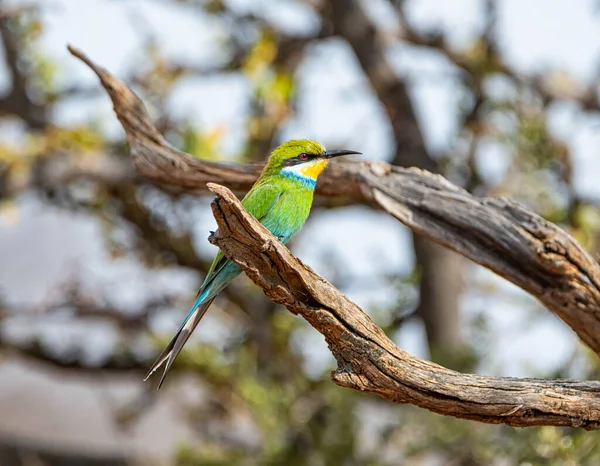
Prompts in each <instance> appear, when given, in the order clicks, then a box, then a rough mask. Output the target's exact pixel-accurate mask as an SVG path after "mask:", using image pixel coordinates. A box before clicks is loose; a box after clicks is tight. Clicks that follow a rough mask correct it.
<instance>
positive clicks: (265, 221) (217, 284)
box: [144, 139, 361, 389]
mask: <svg viewBox="0 0 600 466" xmlns="http://www.w3.org/2000/svg"><path fill="white" fill-rule="evenodd" d="M350 154H361V152H356V151H353V150H326V149H325V147H324V146H323V145H321V144H320V143H318V142H317V141H313V140H310V139H294V140H290V141H287V142H285V143H283V144H281V145H280V146H278V147H277V148H276V149H274V150H273V151H272V152H271V154H270V155H269V159H268V161H267V163H266V165H265V167H264V168H263V170H262V172H261V174H260V177H259V178H258V180H257V181H256V182H255V183H254V185H253V186H252V188H251V189H250V191H248V193H247V194H246V196H245V197H244V198H243V200H242V206H243V207H244V209H245V210H246V211H247V212H248V213H249V214H251V215H252V216H254V218H256V220H258V221H259V222H260V223H261V224H262V225H263V226H265V227H266V228H267V229H268V230H269V231H270V232H271V233H272V234H273V235H275V236H276V237H277V238H278V239H279V241H281V242H282V243H283V244H285V243H287V242H288V241H289V240H290V238H292V236H294V235H295V234H296V233H297V232H298V231H299V230H300V228H302V226H303V225H304V222H306V219H307V218H308V215H309V213H310V209H311V206H312V201H313V194H314V191H315V187H316V185H317V179H318V177H319V175H320V174H321V172H322V171H323V170H324V169H325V167H326V166H327V164H328V163H329V161H330V160H331V159H332V158H335V157H339V156H342V155H350ZM241 272H242V268H241V267H240V266H239V265H238V264H236V263H235V262H233V261H231V260H229V259H227V258H226V257H225V256H224V255H223V252H222V251H221V250H219V251H218V252H217V254H216V256H215V258H214V260H213V262H212V264H211V266H210V268H209V270H208V273H207V274H206V277H205V279H204V282H203V283H202V285H201V287H200V290H199V291H198V294H197V296H196V301H195V302H194V304H193V306H192V308H191V309H190V311H189V313H188V315H187V316H186V318H185V319H184V320H183V322H182V324H181V326H180V327H179V330H177V333H175V336H174V337H173V338H172V339H171V341H170V342H169V344H168V345H167V346H166V347H165V349H164V350H163V351H162V352H161V353H160V355H159V356H158V358H157V359H156V361H155V362H154V364H153V365H152V367H151V368H150V370H149V372H148V374H147V375H146V377H145V378H144V381H146V380H148V379H149V378H150V376H151V375H152V374H153V373H154V372H156V371H157V370H158V369H159V368H160V366H162V365H163V364H165V363H166V364H165V368H164V371H163V373H162V376H161V378H160V381H159V382H158V386H157V389H160V387H161V386H162V384H163V382H164V380H165V377H166V376H167V373H168V372H169V370H170V369H171V367H172V365H173V362H174V361H175V358H176V357H177V355H178V354H179V353H180V352H181V350H182V349H183V346H184V345H185V343H186V342H187V340H188V339H189V338H190V336H191V334H192V332H193V331H194V329H195V328H196V326H197V325H198V323H199V322H200V319H202V317H204V314H205V313H206V311H207V310H208V308H209V307H210V305H211V304H212V302H213V300H214V299H215V297H216V296H217V295H218V294H219V293H220V292H221V291H222V290H223V289H224V288H225V287H226V286H227V285H228V284H229V283H230V282H231V281H232V280H233V279H234V278H235V277H237V276H238V275H239V274H240V273H241Z"/></svg>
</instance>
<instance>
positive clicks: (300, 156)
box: [298, 152, 308, 160]
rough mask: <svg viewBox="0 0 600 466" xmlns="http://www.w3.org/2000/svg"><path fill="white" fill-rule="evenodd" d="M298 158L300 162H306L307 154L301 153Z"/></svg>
mask: <svg viewBox="0 0 600 466" xmlns="http://www.w3.org/2000/svg"><path fill="white" fill-rule="evenodd" d="M298 158H299V159H300V160H308V154H306V153H304V152H302V153H301V154H300V155H299V156H298Z"/></svg>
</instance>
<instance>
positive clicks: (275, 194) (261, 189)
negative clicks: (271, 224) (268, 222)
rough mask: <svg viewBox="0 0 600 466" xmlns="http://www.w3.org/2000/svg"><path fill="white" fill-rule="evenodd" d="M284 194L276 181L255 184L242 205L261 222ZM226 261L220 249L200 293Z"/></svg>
mask: <svg viewBox="0 0 600 466" xmlns="http://www.w3.org/2000/svg"><path fill="white" fill-rule="evenodd" d="M282 194H283V191H282V190H281V187H278V186H275V183H268V184H266V183H261V184H258V185H254V186H253V187H252V189H251V190H250V191H248V193H247V194H246V196H245V197H244V199H242V205H243V206H244V209H246V211H247V212H248V213H249V214H251V215H252V216H253V217H254V218H255V219H256V220H258V221H259V222H260V221H262V219H263V218H265V217H266V215H267V214H268V213H269V211H270V210H271V208H272V207H273V206H274V205H275V203H276V202H277V200H278V199H279V197H280V196H281V195H282ZM226 263H227V258H226V257H225V256H224V255H223V253H222V252H221V250H220V249H219V252H217V255H216V256H215V258H214V260H213V263H212V264H211V266H210V269H209V270H208V273H207V274H206V278H205V279H204V283H203V284H202V286H201V287H200V291H199V292H198V294H200V293H201V292H202V290H204V289H205V288H206V285H208V284H209V283H210V282H211V281H212V280H213V279H214V277H215V276H217V274H218V273H219V271H220V270H221V269H222V268H223V267H224V266H225V264H226Z"/></svg>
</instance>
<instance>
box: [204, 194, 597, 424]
mask: <svg viewBox="0 0 600 466" xmlns="http://www.w3.org/2000/svg"><path fill="white" fill-rule="evenodd" d="M209 189H210V190H211V191H213V192H214V193H215V194H217V196H218V197H217V198H216V199H215V200H214V202H213V203H212V209H213V213H214V215H215V219H216V220H217V224H218V226H219V230H218V232H216V233H215V234H213V235H212V236H211V238H210V241H211V242H212V243H213V244H216V245H217V246H219V247H220V248H221V250H222V251H223V253H224V254H225V256H227V257H228V258H229V259H231V260H234V261H235V262H237V263H238V264H240V265H241V266H242V268H243V269H244V271H245V272H246V274H247V275H248V276H249V277H250V278H251V279H252V280H253V281H254V282H255V283H256V284H257V285H259V286H260V287H262V288H263V289H264V292H265V294H266V295H267V296H268V297H269V298H270V299H271V300H273V301H275V302H277V303H279V304H282V305H284V306H286V307H287V308H288V309H289V310H290V311H291V312H293V313H294V314H300V315H301V316H302V317H304V319H306V320H307V321H308V322H309V323H310V324H311V325H312V326H313V327H314V328H315V329H316V330H318V331H319V332H320V333H321V334H322V335H323V336H324V337H325V340H326V341H327V344H328V345H329V348H330V350H331V352H332V353H333V355H334V356H335V358H336V359H337V361H338V368H337V370H336V371H334V372H332V379H333V381H334V382H335V383H336V384H338V385H340V386H343V387H348V388H352V389H355V390H360V391H366V392H370V393H375V394H377V395H379V396H381V397H382V398H385V399H387V400H390V401H394V402H397V403H410V404H414V405H417V406H420V407H422V408H426V409H429V410H431V411H434V412H437V413H440V414H445V415H449V416H455V417H459V418H464V419H471V420H477V421H480V422H487V423H493V424H500V423H502V424H508V425H511V426H536V425H556V426H572V427H583V428H585V429H588V430H592V429H597V428H599V427H600V383H598V382H578V381H564V380H542V379H516V378H508V377H484V376H478V375H473V374H461V373H458V372H454V371H451V370H449V369H446V368H444V367H441V366H438V365H437V364H434V363H432V362H428V361H423V360H420V359H418V358H416V357H414V356H411V355H410V354H408V353H406V352H404V351H402V350H401V349H399V348H397V347H396V346H395V345H394V344H393V343H392V341H391V340H390V339H389V338H388V337H387V336H386V335H385V334H384V332H383V331H382V330H381V329H380V328H379V327H377V326H376V325H375V324H374V323H373V322H372V321H371V319H370V318H369V317H368V316H367V315H366V314H365V313H364V312H363V311H362V310H361V309H360V308H359V307H358V306H357V305H356V304H354V303H353V302H351V301H350V300H349V299H348V298H346V296H344V295H343V294H342V293H341V292H340V291H339V290H337V289H336V288H334V287H333V286H332V285H330V284H329V283H328V282H327V281H326V280H324V279H323V278H321V277H320V276H318V275H317V274H315V273H314V272H313V271H312V270H311V269H310V268H309V267H307V266H305V265H304V264H303V263H302V262H301V261H300V260H298V259H297V258H296V257H294V256H293V255H292V254H291V253H290V252H289V250H288V249H287V248H286V247H285V246H284V245H282V244H281V243H280V242H279V241H277V239H276V238H275V237H274V236H273V235H272V234H271V233H269V231H268V230H267V229H266V228H265V227H263V226H262V225H261V224H259V223H258V222H257V221H256V220H255V219H254V218H253V217H252V216H251V215H249V214H248V213H247V212H245V211H244V210H243V207H242V205H241V203H240V201H239V200H238V199H237V198H236V197H235V196H234V195H233V193H232V192H231V191H229V190H228V189H227V188H225V187H223V186H220V185H216V184H214V183H209Z"/></svg>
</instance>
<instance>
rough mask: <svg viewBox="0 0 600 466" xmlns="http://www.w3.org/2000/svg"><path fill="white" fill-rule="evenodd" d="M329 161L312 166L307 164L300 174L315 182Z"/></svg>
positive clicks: (319, 161)
mask: <svg viewBox="0 0 600 466" xmlns="http://www.w3.org/2000/svg"><path fill="white" fill-rule="evenodd" d="M327 163H328V160H318V161H316V162H314V163H311V164H306V166H304V167H302V169H301V170H300V173H301V174H302V176H305V177H307V178H312V179H313V180H315V181H316V180H317V178H318V177H319V175H320V174H321V172H322V171H323V170H324V169H325V167H326V166H327Z"/></svg>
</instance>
